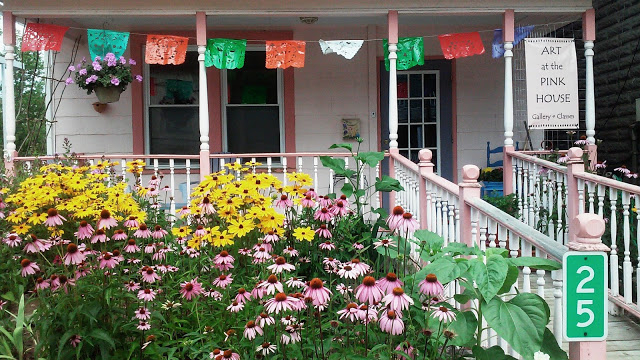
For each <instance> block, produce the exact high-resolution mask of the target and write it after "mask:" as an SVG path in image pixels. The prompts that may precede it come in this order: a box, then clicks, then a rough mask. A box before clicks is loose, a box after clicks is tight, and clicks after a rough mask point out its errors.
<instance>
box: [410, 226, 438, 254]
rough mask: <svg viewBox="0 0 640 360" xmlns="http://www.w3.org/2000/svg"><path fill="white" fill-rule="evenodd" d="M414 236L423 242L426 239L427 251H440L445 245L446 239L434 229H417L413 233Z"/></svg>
mask: <svg viewBox="0 0 640 360" xmlns="http://www.w3.org/2000/svg"><path fill="white" fill-rule="evenodd" d="M413 237H415V238H416V239H418V240H419V241H421V242H422V241H424V243H425V245H426V247H425V249H426V250H427V251H434V252H435V251H440V250H441V249H442V245H444V239H443V238H442V236H440V235H438V234H436V233H434V232H433V231H429V230H425V229H422V230H416V232H414V233H413Z"/></svg>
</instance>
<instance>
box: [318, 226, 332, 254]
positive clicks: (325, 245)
mask: <svg viewBox="0 0 640 360" xmlns="http://www.w3.org/2000/svg"><path fill="white" fill-rule="evenodd" d="M327 231H328V230H327ZM318 247H319V248H320V250H327V251H331V250H335V248H336V246H335V245H334V244H333V243H332V242H331V241H329V240H327V241H325V242H323V243H320V245H318Z"/></svg>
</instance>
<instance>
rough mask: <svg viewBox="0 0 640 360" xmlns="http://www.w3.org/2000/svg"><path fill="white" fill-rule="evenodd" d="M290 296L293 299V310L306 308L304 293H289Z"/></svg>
mask: <svg viewBox="0 0 640 360" xmlns="http://www.w3.org/2000/svg"><path fill="white" fill-rule="evenodd" d="M291 297H292V298H294V299H295V301H294V302H293V304H292V306H291V307H292V309H293V311H301V310H305V309H306V308H307V303H306V301H305V298H304V295H302V294H301V293H295V294H291Z"/></svg>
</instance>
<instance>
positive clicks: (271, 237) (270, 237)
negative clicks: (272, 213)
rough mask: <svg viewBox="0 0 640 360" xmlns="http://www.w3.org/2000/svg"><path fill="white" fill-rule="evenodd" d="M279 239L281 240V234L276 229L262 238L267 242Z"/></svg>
mask: <svg viewBox="0 0 640 360" xmlns="http://www.w3.org/2000/svg"><path fill="white" fill-rule="evenodd" d="M279 240H280V236H279V235H278V234H277V233H276V232H275V231H269V232H268V233H267V235H265V236H264V239H262V241H264V242H265V243H267V244H269V243H272V242H278V241H279Z"/></svg>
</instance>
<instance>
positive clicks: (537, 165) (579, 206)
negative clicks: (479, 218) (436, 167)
mask: <svg viewBox="0 0 640 360" xmlns="http://www.w3.org/2000/svg"><path fill="white" fill-rule="evenodd" d="M582 155H583V152H582V150H581V149H580V148H572V149H570V150H569V152H568V153H567V156H568V161H567V166H562V165H559V164H556V163H553V162H550V161H547V160H544V159H541V158H538V157H535V156H532V155H527V154H523V153H521V152H516V151H510V152H507V154H506V156H508V157H509V158H511V163H512V169H511V173H512V174H513V179H514V180H513V184H514V185H515V186H514V193H515V194H516V195H517V197H518V202H519V203H521V204H522V206H521V209H522V212H523V213H524V214H528V215H529V216H525V217H523V222H525V223H527V224H529V225H530V226H532V227H535V228H537V229H538V230H540V231H542V232H545V233H547V234H548V235H549V236H550V237H552V238H554V239H555V240H556V241H557V242H558V243H560V244H567V242H568V241H570V240H571V235H573V234H572V233H571V232H570V231H569V230H570V229H569V227H568V226H567V220H568V219H571V218H572V217H573V216H575V215H577V214H582V213H593V214H598V215H600V216H602V217H603V218H604V219H605V222H606V230H605V233H604V236H603V242H604V243H605V244H607V245H609V246H610V247H611V252H610V254H609V265H610V270H609V286H610V293H609V300H610V302H611V303H612V304H613V305H612V306H611V307H610V313H612V314H618V313H619V311H620V309H624V310H625V311H627V312H628V313H630V314H632V315H634V316H635V317H637V318H640V302H639V297H638V293H640V257H639V255H638V254H639V253H640V246H639V243H638V239H640V213H639V212H638V210H637V208H638V207H640V186H635V185H631V184H627V183H624V182H621V181H616V180H613V179H610V178H606V177H603V176H599V175H596V174H593V173H590V172H588V171H586V170H585V166H584V163H583V161H582ZM507 170H508V169H505V171H507ZM621 252H622V254H620V253H621ZM621 255H622V256H621ZM634 267H635V269H634Z"/></svg>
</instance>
